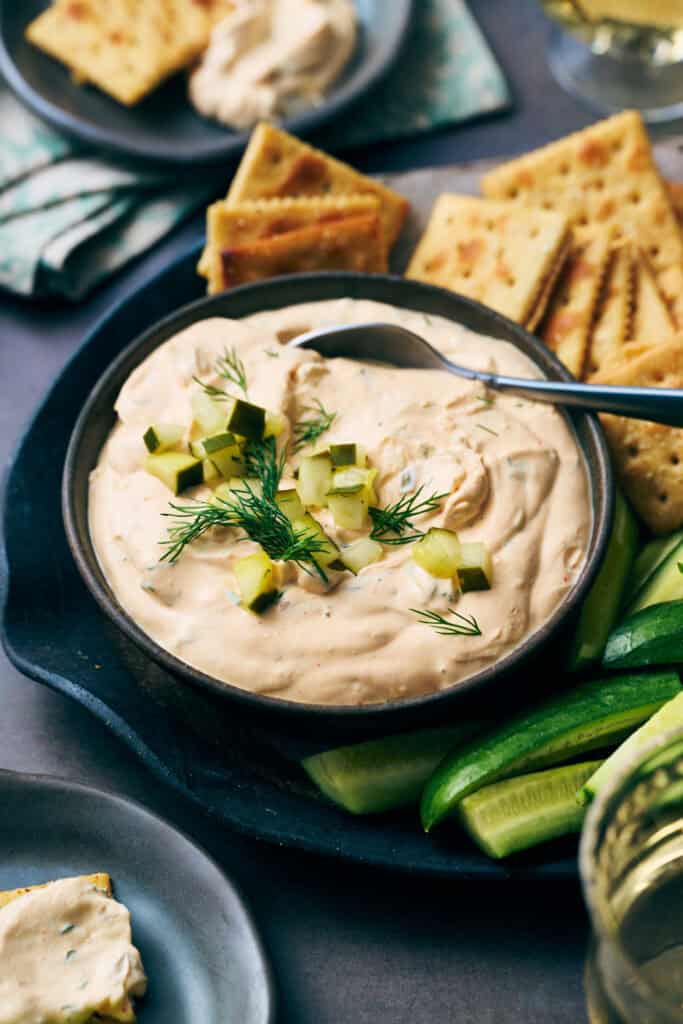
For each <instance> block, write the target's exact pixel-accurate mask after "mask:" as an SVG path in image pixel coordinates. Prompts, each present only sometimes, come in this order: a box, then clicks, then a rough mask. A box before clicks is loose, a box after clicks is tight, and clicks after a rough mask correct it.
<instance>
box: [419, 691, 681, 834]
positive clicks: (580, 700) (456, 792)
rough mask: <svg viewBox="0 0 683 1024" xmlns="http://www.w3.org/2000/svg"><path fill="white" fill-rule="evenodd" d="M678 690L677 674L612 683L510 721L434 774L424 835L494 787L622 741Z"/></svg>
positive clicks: (566, 695)
mask: <svg viewBox="0 0 683 1024" xmlns="http://www.w3.org/2000/svg"><path fill="white" fill-rule="evenodd" d="M680 685H681V684H680V680H679V678H678V675H677V673H676V672H664V671H660V672H650V673H644V674H642V675H622V676H612V677H609V678H606V679H597V680H594V681H593V682H588V683H582V684H581V685H580V686H577V687H576V688H575V689H573V690H571V691H570V692H568V693H564V694H561V695H560V696H558V697H555V698H554V699H553V700H550V701H547V702H546V703H544V704H541V705H540V706H538V707H536V708H534V709H533V710H532V711H529V712H527V713H526V714H522V715H518V716H516V717H513V718H510V719H508V720H507V721H506V722H505V723H504V724H503V725H502V726H500V728H498V729H495V730H494V731H493V732H489V733H487V734H486V735H485V736H483V737H481V738H480V739H475V740H474V741H473V742H472V743H470V744H468V745H467V746H466V747H465V748H464V749H463V750H460V751H457V752H456V753H455V754H454V755H453V757H449V758H447V759H446V760H445V761H444V762H443V763H442V764H441V765H440V766H439V767H438V768H437V770H436V772H435V773H434V775H433V776H432V777H431V779H430V780H429V782H428V783H427V785H426V787H425V791H424V793H423V795H422V803H421V815H422V823H423V825H424V828H425V830H426V831H429V830H430V829H431V828H432V827H433V826H434V825H436V824H438V823H439V822H440V821H442V820H443V818H445V817H447V816H448V815H449V814H451V813H452V812H453V811H455V810H456V808H457V806H458V804H460V803H461V802H462V800H464V798H465V797H466V796H469V794H470V793H474V792H476V790H478V789H482V788H483V787H484V786H486V785H488V784H489V783H491V782H495V781H497V780H498V779H501V778H504V777H507V776H510V775H517V774H519V773H520V772H525V771H529V770H530V769H531V768H538V767H545V766H547V765H552V764H558V763H560V762H562V761H566V760H568V759H569V758H571V757H574V756H576V755H577V754H578V753H582V752H584V751H589V750H599V749H602V748H604V747H605V746H608V745H611V744H612V743H614V742H619V741H620V740H621V739H623V738H624V736H625V735H627V734H628V732H630V731H632V730H633V729H634V728H635V727H636V726H638V725H640V724H641V723H642V722H644V721H646V720H647V719H648V718H649V717H650V716H651V715H652V714H654V712H655V711H657V710H658V709H659V708H660V707H661V706H662V704H664V703H666V701H668V700H670V699H671V698H672V697H675V696H676V695H677V694H678V693H679V692H680Z"/></svg>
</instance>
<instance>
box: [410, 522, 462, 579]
mask: <svg viewBox="0 0 683 1024" xmlns="http://www.w3.org/2000/svg"><path fill="white" fill-rule="evenodd" d="M413 558H414V559H415V561H416V562H417V564H418V565H419V566H420V568H421V569H424V570H425V572H428V573H429V574H430V576H436V577H437V578H438V579H441V580H448V579H454V578H455V577H456V576H457V575H458V565H459V564H460V562H461V544H460V541H459V540H458V535H457V533H454V532H453V531H452V530H445V529H439V528H436V527H434V528H432V529H431V530H428V531H427V533H426V534H425V535H424V537H422V538H421V539H420V540H418V541H417V543H416V544H415V545H414V547H413Z"/></svg>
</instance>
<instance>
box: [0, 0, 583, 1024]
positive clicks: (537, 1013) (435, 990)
mask: <svg viewBox="0 0 683 1024" xmlns="http://www.w3.org/2000/svg"><path fill="white" fill-rule="evenodd" d="M470 6H471V8H472V10H473V12H474V13H475V15H476V16H477V18H478V20H479V22H480V24H481V26H482V28H483V29H484V31H485V33H486V35H487V37H488V39H489V41H490V43H491V45H492V47H493V49H494V51H495V53H496V55H497V57H498V59H499V60H500V62H501V64H502V66H503V68H504V70H505V72H506V74H507V76H508V79H509V82H510V85H511V88H512V91H513V104H514V106H513V108H512V110H510V111H508V112H506V113H503V114H500V115H496V116H494V117H489V118H486V119H484V120H480V121H478V122H476V123H472V124H465V125H462V126H458V127H453V128H451V129H449V130H446V131H443V132H441V133H439V134H437V135H432V136H429V137H422V138H419V139H415V140H413V141H409V142H401V143H397V144H393V145H388V144H383V145H378V146H375V147H372V148H370V149H368V150H364V151H355V152H352V153H349V154H345V155H347V156H348V157H349V158H350V159H352V161H353V162H354V163H355V164H356V165H357V166H358V167H359V168H360V169H361V170H367V171H385V170H387V171H389V170H402V169H407V168H411V167H420V166H428V165H432V164H446V163H454V162H458V161H468V160H473V159H477V158H481V157H490V156H496V155H503V154H513V153H516V152H519V151H522V150H526V149H530V148H533V147H534V146H537V145H539V144H542V143H544V142H546V141H548V140H550V139H552V138H555V137H558V136H560V135H564V134H566V133H567V132H569V131H572V130H574V129H577V128H580V127H582V126H583V125H585V124H587V123H588V122H589V121H591V120H593V119H594V115H593V114H592V113H591V111H589V110H587V109H585V108H583V107H582V106H581V105H580V104H579V103H577V102H576V101H574V100H573V99H571V98H570V97H569V96H567V95H565V94H564V93H563V92H561V91H560V89H559V88H558V86H556V85H555V83H554V82H553V80H552V79H551V78H550V75H549V72H548V69H547V66H546V63H545V53H544V49H545V38H546V33H547V25H546V23H545V21H544V20H543V18H542V16H541V14H540V13H539V9H538V8H537V6H536V5H535V4H534V3H533V2H532V0H479V2H472V3H471V4H470ZM230 171H231V169H230V168H227V167H226V186H227V182H228V180H229V176H230ZM202 229H203V225H202V219H201V218H200V217H197V218H195V219H194V220H192V221H191V222H188V223H187V224H186V225H184V226H183V227H182V228H181V229H179V230H178V231H176V232H175V233H174V234H173V235H172V236H170V237H169V238H168V239H167V240H166V241H165V242H164V243H163V244H161V245H160V246H158V247H157V248H156V249H155V250H154V251H153V252H152V253H151V254H149V255H148V256H146V257H145V258H143V259H141V260H140V261H138V262H137V263H136V264H135V265H133V266H132V267H130V268H129V269H127V270H126V271H124V272H123V273H121V274H119V275H118V276H117V277H116V278H115V279H114V280H113V281H112V282H110V283H109V284H108V285H107V286H106V287H104V288H102V289H100V290H99V291H98V292H96V293H95V294H94V295H93V296H91V297H90V298H89V299H88V300H87V301H85V302H83V303H81V304H80V305H78V306H70V305H64V304H28V303H25V302H22V301H19V300H17V299H15V298H13V297H10V296H8V295H0V459H1V460H2V463H3V464H5V463H6V461H7V460H8V459H9V458H10V457H11V455H12V451H13V448H14V445H15V443H16V439H17V437H18V435H19V433H20V431H21V429H22V427H23V425H24V423H25V422H26V421H27V419H28V417H29V415H30V414H31V411H32V410H33V408H34V406H35V405H36V404H37V402H38V401H39V399H40V398H41V396H42V394H43V392H44V391H45V389H46V388H47V387H48V385H49V384H50V383H51V382H52V381H53V380H54V379H55V377H56V375H57V374H58V373H59V370H60V368H61V366H62V365H63V363H64V362H65V361H66V359H67V358H68V357H69V355H70V354H71V353H72V352H73V350H74V349H75V348H76V346H77V345H78V344H79V343H80V342H81V340H82V339H83V337H84V334H85V333H86V331H87V330H88V329H89V328H90V327H91V326H92V324H93V323H94V322H95V321H96V320H97V319H98V318H99V317H100V315H101V314H102V313H103V312H104V311H105V310H106V309H107V308H108V307H109V306H110V305H111V304H112V303H113V302H115V301H117V300H118V299H119V298H121V297H122V296H123V295H125V294H127V293H128V292H129V291H130V290H131V289H132V288H135V287H136V286H137V285H138V284H139V283H140V282H141V281H143V280H144V279H146V278H147V277H148V276H149V275H150V274H152V273H154V272H155V271H156V270H157V269H159V268H161V267H162V266H163V265H164V264H166V263H167V262H168V261H169V260H170V259H171V258H172V257H173V256H175V255H176V254H177V253H179V252H181V251H182V250H183V248H185V247H186V246H187V245H188V244H189V243H190V242H193V241H195V240H197V239H198V238H199V237H200V235H201V233H202ZM36 541H37V543H39V541H40V539H39V538H36ZM0 767H1V768H11V769H15V770H18V771H38V772H47V773H53V774H58V775H62V776H66V777H71V778H74V779H79V780H82V781H87V782H89V783H92V784H94V785H101V786H104V787H107V788H111V789H114V790H117V791H119V792H120V793H123V794H127V795H130V796H132V797H135V798H137V799H138V800H141V801H143V802H144V803H146V804H147V805H148V806H149V807H151V808H152V809H153V810H155V811H157V812H158V813H160V814H162V815H164V816H166V817H168V818H169V819H170V820H171V821H173V822H174V823H176V824H177V825H179V826H180V827H181V828H183V829H185V830H186V831H187V832H188V833H189V834H190V835H191V836H193V837H194V838H195V839H196V840H198V841H199V842H200V843H201V844H203V845H204V846H205V847H207V848H208V849H209V851H210V852H211V853H212V854H213V855H214V856H215V857H216V858H217V859H218V860H219V861H220V863H221V864H222V865H223V866H224V867H225V869H226V871H227V872H228V873H229V874H230V875H231V876H232V877H233V878H234V879H235V881H236V882H237V883H238V885H239V886H240V887H241V889H242V890H243V892H244V894H245V896H246V897H247V899H248V900H249V901H250V903H251V905H252V908H253V911H254V914H255V917H256V921H257V924H258V925H259V927H260V929H261V931H262V934H263V937H264V940H265V944H266V947H267V949H268V951H269V953H270V956H271V959H272V963H273V966H274V973H275V977H276V983H277V986H278V990H279V997H280V1014H279V1018H278V1019H279V1020H280V1021H281V1022H287V1024H295V1022H296V1024H345V1022H353V1024H442V1022H447V1021H448V1022H450V1021H454V1022H455V1021H457V1022H458V1024H508V1022H510V1024H512V1022H514V1024H547V1022H549V1021H551V1020H552V1021H553V1024H581V1022H583V1021H585V1011H584V1009H583V993H582V986H581V974H582V967H583V957H584V949H585V943H586V938H587V927H586V919H585V914H584V911H583V906H582V899H581V894H580V891H579V889H578V886H572V885H569V886H565V887H558V886H556V885H555V886H552V887H550V886H549V885H547V884H542V885H540V886H538V885H537V886H536V887H526V888H523V887H520V886H519V885H515V886H511V885H508V884H502V885H494V886H487V885H485V884H477V883H468V884H457V883H453V882H452V881H451V882H448V883H446V882H437V881H425V880H423V879H421V878H419V877H406V876H405V875H400V874H395V873H390V872H386V873H385V872H382V873H380V872H378V871H375V870H371V869H361V868H358V867H354V866H349V865H348V864H344V863H340V862H336V861H335V862H333V861H327V860H322V859H318V858H315V857H312V856H306V855H303V854H299V853H297V854H294V853H292V852H290V851H288V850H285V849H276V848H273V847H270V846H266V845H263V844H258V843H255V842H252V841H249V840H246V839H244V838H241V837H239V836H237V835H235V834H233V833H231V832H230V831H228V830H226V829H222V828H219V827H218V826H217V825H215V824H214V823H211V822H210V821H208V820H207V819H206V818H204V817H203V816H202V815H201V814H200V813H199V812H197V811H196V810H194V809H192V808H191V807H190V806H189V805H188V804H186V803H185V802H184V801H183V800H182V798H181V797H179V796H178V795H176V794H175V793H173V792H171V791H170V790H169V789H166V788H165V787H163V786H162V785H161V784H160V783H158V782H157V781H155V780H154V779H152V777H151V776H150V775H149V774H147V772H146V771H145V770H144V769H143V768H142V767H141V766H140V765H139V764H138V763H137V762H136V761H135V760H134V759H133V757H132V755H131V754H129V753H128V751H127V750H126V749H124V747H123V746H122V745H121V744H120V743H118V742H117V741H116V740H115V739H113V738H112V737H111V736H110V735H109V734H108V733H107V732H106V730H105V729H104V727H103V726H101V725H100V724H99V723H98V722H97V721H95V720H94V719H93V718H91V717H90V716H89V715H88V714H87V713H86V712H85V711H84V710H82V709H81V708H80V707H79V706H77V705H75V704H73V703H71V702H69V701H68V700H67V699H66V698H64V697H61V696H57V695H55V694H53V693H51V692H49V691H48V690H46V689H45V688H43V687H40V686H38V685H37V684H35V683H33V682H31V681H30V680H28V679H26V678H24V677H23V676H21V675H19V674H18V673H17V672H16V671H15V670H14V669H13V668H12V667H11V666H10V665H9V664H8V662H7V661H6V659H5V657H4V655H2V654H1V653H0ZM0 813H1V812H0Z"/></svg>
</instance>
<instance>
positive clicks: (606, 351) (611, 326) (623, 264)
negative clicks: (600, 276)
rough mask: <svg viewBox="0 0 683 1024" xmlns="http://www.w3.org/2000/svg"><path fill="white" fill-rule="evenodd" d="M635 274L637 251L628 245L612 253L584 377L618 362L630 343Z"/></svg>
mask: <svg viewBox="0 0 683 1024" xmlns="http://www.w3.org/2000/svg"><path fill="white" fill-rule="evenodd" d="M634 273H635V256H634V251H633V247H632V246H631V244H630V243H628V242H627V243H624V244H623V245H620V246H618V247H617V248H616V249H615V250H613V252H612V256H611V260H610V264H609V266H608V268H607V272H606V274H605V280H604V283H603V287H602V291H601V293H600V295H599V297H598V304H597V311H596V316H595V321H594V323H593V326H592V329H591V332H590V335H589V338H588V346H587V353H586V361H585V374H586V375H587V376H588V377H590V376H591V375H592V374H595V373H598V372H599V371H600V370H603V369H605V367H606V366H607V365H608V364H610V363H612V362H614V361H615V360H618V359H619V354H620V352H621V350H622V348H623V346H624V343H625V342H626V340H627V339H628V336H629V332H630V329H631V316H632V310H633V284H634Z"/></svg>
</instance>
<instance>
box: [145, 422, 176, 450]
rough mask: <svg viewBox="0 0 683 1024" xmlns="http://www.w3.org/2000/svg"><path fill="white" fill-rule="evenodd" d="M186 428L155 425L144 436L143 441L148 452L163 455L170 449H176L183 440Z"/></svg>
mask: <svg viewBox="0 0 683 1024" xmlns="http://www.w3.org/2000/svg"><path fill="white" fill-rule="evenodd" d="M184 433H185V427H180V426H178V424H177V423H153V424H152V426H151V427H147V430H146V431H145V432H144V434H143V435H142V440H143V441H144V442H145V446H146V448H147V451H148V452H156V453H157V455H161V453H162V452H167V451H168V450H169V449H170V448H175V446H176V445H177V444H179V443H180V441H182V439H183V435H184Z"/></svg>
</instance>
